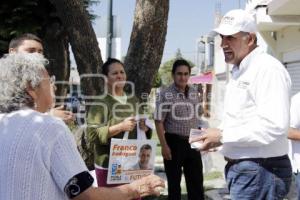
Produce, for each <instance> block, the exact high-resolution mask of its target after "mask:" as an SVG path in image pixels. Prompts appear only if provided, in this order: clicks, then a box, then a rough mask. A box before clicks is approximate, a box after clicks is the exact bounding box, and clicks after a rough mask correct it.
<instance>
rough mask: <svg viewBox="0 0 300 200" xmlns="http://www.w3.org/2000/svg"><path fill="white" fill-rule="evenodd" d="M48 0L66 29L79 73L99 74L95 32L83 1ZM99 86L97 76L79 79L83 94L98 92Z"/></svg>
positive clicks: (100, 61) (99, 54)
mask: <svg viewBox="0 0 300 200" xmlns="http://www.w3.org/2000/svg"><path fill="white" fill-rule="evenodd" d="M50 1H51V2H52V3H53V4H54V6H55V7H56V9H57V12H58V15H59V17H60V19H61V21H62V23H63V25H64V27H65V29H66V31H67V34H68V38H69V41H70V44H71V47H72V51H73V53H74V57H75V60H76V64H77V69H78V72H79V74H80V75H82V74H92V75H95V74H99V73H100V72H101V69H100V67H101V66H102V64H103V62H102V58H101V53H100V49H99V47H98V42H97V38H96V34H95V32H94V30H93V27H92V24H91V21H90V20H89V18H88V12H87V11H86V10H85V8H84V5H83V1H82V0H50ZM101 86H102V85H100V83H99V78H83V79H81V88H82V92H83V93H84V94H85V95H95V94H97V93H99V91H100V88H101Z"/></svg>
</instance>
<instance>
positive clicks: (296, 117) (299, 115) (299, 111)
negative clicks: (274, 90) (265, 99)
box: [290, 92, 300, 172]
mask: <svg viewBox="0 0 300 200" xmlns="http://www.w3.org/2000/svg"><path fill="white" fill-rule="evenodd" d="M290 117H291V118H290V127H291V128H295V129H298V130H300V92H298V93H297V94H296V95H294V96H293V98H292V101H291V109H290ZM290 147H291V149H290V151H291V152H290V159H291V163H292V166H293V171H294V172H297V171H298V172H300V141H299V140H290Z"/></svg>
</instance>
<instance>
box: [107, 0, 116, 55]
mask: <svg viewBox="0 0 300 200" xmlns="http://www.w3.org/2000/svg"><path fill="white" fill-rule="evenodd" d="M112 11H113V0H108V16H107V36H106V57H107V58H110V57H111V56H112V38H113V35H114V34H113V13H112Z"/></svg>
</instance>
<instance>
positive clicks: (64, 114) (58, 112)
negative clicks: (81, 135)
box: [50, 106, 75, 123]
mask: <svg viewBox="0 0 300 200" xmlns="http://www.w3.org/2000/svg"><path fill="white" fill-rule="evenodd" d="M50 114H51V115H53V116H55V117H58V118H60V119H62V120H63V121H64V122H66V123H69V122H72V121H74V120H75V115H74V114H73V113H72V112H70V111H67V110H64V106H59V107H56V108H52V109H51V111H50Z"/></svg>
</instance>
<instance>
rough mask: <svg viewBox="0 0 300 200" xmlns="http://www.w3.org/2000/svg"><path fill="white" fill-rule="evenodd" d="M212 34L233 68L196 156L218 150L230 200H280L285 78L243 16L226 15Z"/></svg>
mask: <svg viewBox="0 0 300 200" xmlns="http://www.w3.org/2000/svg"><path fill="white" fill-rule="evenodd" d="M214 31H215V32H217V33H218V34H219V35H220V36H221V38H222V42H221V47H222V49H223V52H224V56H225V61H226V63H229V64H233V65H234V67H233V70H232V77H231V80H230V81H229V83H228V85H227V88H226V95H225V102H224V117H223V120H222V123H221V126H220V128H219V129H217V128H209V129H205V130H204V134H203V135H202V136H200V137H199V138H198V140H201V141H203V147H202V148H201V150H208V149H210V148H214V147H217V146H221V145H222V144H223V146H222V149H221V153H222V154H223V155H224V156H225V159H226V160H227V161H228V163H227V165H226V168H225V175H226V181H227V184H228V188H229V191H230V195H231V198H232V199H243V200H245V199H272V200H274V199H283V198H284V196H285V195H286V194H287V192H288V190H289V187H290V183H291V177H292V170H291V163H290V160H289V158H288V156H287V153H288V139H287V131H288V127H289V115H288V113H289V106H290V98H289V97H290V87H291V80H290V77H289V74H288V72H287V71H286V69H285V68H284V66H283V65H282V64H281V63H280V62H279V61H278V60H277V59H275V58H274V57H272V56H270V55H268V54H266V53H264V52H263V51H262V50H261V49H260V48H259V47H258V46H257V37H256V31H257V29H256V23H255V20H254V18H253V16H251V15H250V14H248V13H247V12H246V11H244V10H232V11H229V12H228V13H227V14H226V15H225V16H224V17H223V18H222V21H221V23H220V25H219V27H218V28H216V29H215V30H214ZM196 140H197V139H196ZM194 141H195V140H192V141H191V142H194Z"/></svg>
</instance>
